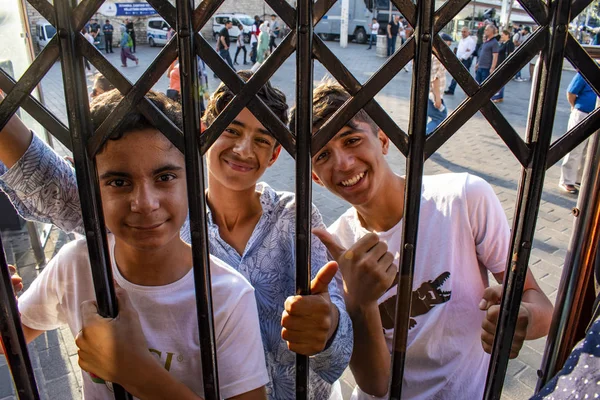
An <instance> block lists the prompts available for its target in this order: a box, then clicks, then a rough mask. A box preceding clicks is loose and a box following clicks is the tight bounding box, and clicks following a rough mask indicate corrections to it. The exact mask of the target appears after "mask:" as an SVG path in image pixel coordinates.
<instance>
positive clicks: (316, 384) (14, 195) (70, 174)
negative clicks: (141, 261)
mask: <svg viewBox="0 0 600 400" xmlns="http://www.w3.org/2000/svg"><path fill="white" fill-rule="evenodd" d="M0 175H1V176H0V188H2V190H4V191H5V192H6V193H7V194H8V196H9V197H10V199H11V201H12V203H13V205H14V206H15V208H16V209H17V211H18V212H19V214H21V215H22V216H23V217H24V218H27V219H33V220H36V221H40V222H46V223H52V224H55V225H56V226H58V227H59V228H60V229H62V230H65V231H67V232H72V231H75V232H79V233H83V220H82V216H81V206H80V203H79V194H78V192H77V182H76V178H75V173H74V170H73V169H72V168H71V166H70V165H69V164H68V163H67V162H65V161H64V160H63V159H62V158H61V157H60V156H59V155H57V154H56V153H55V152H54V151H53V150H52V149H50V148H49V147H47V146H46V144H45V143H43V142H42V141H41V140H40V139H39V138H37V137H36V136H35V135H34V139H33V140H32V143H31V145H30V146H29V148H28V150H27V152H26V153H25V154H24V155H23V157H22V158H21V160H19V161H18V162H17V163H16V164H15V165H14V166H13V167H12V168H11V169H10V170H7V168H6V167H5V166H4V165H2V163H0ZM257 191H258V192H259V193H261V196H260V202H261V204H262V208H263V214H262V216H261V218H260V220H259V221H258V223H257V224H256V227H255V228H254V232H253V233H252V236H251V237H250V240H249V241H248V243H247V244H246V249H245V250H244V253H243V254H242V255H240V254H239V253H238V252H237V251H236V250H235V249H234V248H233V247H231V246H230V245H229V244H228V243H226V242H225V241H224V240H223V239H222V238H221V237H220V235H219V227H218V226H217V225H216V224H215V223H214V221H213V219H212V214H211V212H210V210H209V209H207V214H208V234H209V244H210V253H211V254H212V255H213V256H216V257H217V258H220V259H221V260H223V261H225V262H226V263H227V264H229V265H231V266H232V267H233V268H235V269H236V270H237V271H239V272H240V273H241V274H242V275H244V276H245V277H246V279H248V281H250V283H251V284H252V286H254V289H255V294H256V303H257V306H258V315H259V319H260V330H261V335H262V339H263V344H264V349H265V359H266V362H267V370H268V372H269V378H270V383H269V384H268V386H267V393H268V395H269V398H270V399H277V400H284V399H294V398H295V353H293V352H291V351H290V350H288V348H287V344H286V342H285V341H284V340H283V339H281V315H282V313H283V306H284V302H285V300H286V298H287V297H288V296H293V295H294V294H295V261H296V259H295V245H294V243H295V238H294V234H295V229H296V225H295V208H296V203H295V196H294V194H293V193H289V192H276V191H274V190H273V189H271V188H270V187H269V186H268V185H267V184H265V183H259V184H258V185H257ZM312 226H323V221H322V218H321V215H320V214H319V212H318V211H317V210H316V208H314V207H313V212H312ZM181 237H182V239H183V240H185V241H186V242H188V243H189V242H190V231H189V220H186V222H185V224H184V226H183V227H182V229H181ZM326 262H327V256H326V249H325V247H324V246H323V244H322V243H321V242H320V241H319V240H318V239H317V238H316V237H315V236H313V238H312V268H311V276H312V277H313V278H314V277H315V275H316V273H317V271H318V270H319V269H320V268H321V267H322V266H323V265H325V263H326ZM329 293H330V296H331V300H332V301H333V303H334V304H335V305H336V306H337V308H338V310H339V314H340V318H339V324H338V328H337V331H336V333H335V336H334V337H333V338H332V340H331V341H330V343H329V345H328V347H327V348H326V349H325V350H324V351H323V352H321V353H319V354H317V355H315V356H313V357H311V358H310V395H309V398H310V399H317V400H319V399H328V398H329V397H330V392H331V385H332V383H333V382H335V381H336V380H337V379H338V378H339V377H340V376H341V375H342V373H343V372H344V370H345V368H346V367H347V366H348V363H349V361H350V356H351V354H352V345H353V336H352V324H351V321H350V317H349V316H348V314H347V312H346V310H345V305H344V300H343V297H342V295H341V292H340V290H339V289H338V287H337V286H336V283H335V280H334V281H333V282H332V283H331V284H330V287H329Z"/></svg>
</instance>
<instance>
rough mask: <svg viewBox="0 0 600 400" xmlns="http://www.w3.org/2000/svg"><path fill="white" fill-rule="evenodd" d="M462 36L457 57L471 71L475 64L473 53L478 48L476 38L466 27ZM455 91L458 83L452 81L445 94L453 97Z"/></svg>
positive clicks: (461, 32) (457, 48)
mask: <svg viewBox="0 0 600 400" xmlns="http://www.w3.org/2000/svg"><path fill="white" fill-rule="evenodd" d="M460 34H461V35H462V38H461V39H460V40H459V41H458V46H457V47H456V56H457V57H458V59H459V60H460V62H461V63H462V64H463V65H464V66H465V68H466V69H467V71H470V70H471V64H472V63H473V53H474V52H475V46H477V42H476V41H475V38H474V37H472V36H471V30H470V29H469V28H468V27H466V26H463V28H462V30H461V31H460ZM455 89H456V81H455V80H454V79H452V82H450V86H448V89H447V90H446V91H444V94H449V95H453V94H454V90H455Z"/></svg>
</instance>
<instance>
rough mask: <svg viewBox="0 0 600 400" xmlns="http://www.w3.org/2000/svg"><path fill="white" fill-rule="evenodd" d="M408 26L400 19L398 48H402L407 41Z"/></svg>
mask: <svg viewBox="0 0 600 400" xmlns="http://www.w3.org/2000/svg"><path fill="white" fill-rule="evenodd" d="M407 26H408V22H406V20H405V19H404V18H402V19H400V33H399V34H398V35H399V36H400V46H402V45H403V44H404V43H405V42H406V39H407V36H406V27H407Z"/></svg>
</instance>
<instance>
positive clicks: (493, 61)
mask: <svg viewBox="0 0 600 400" xmlns="http://www.w3.org/2000/svg"><path fill="white" fill-rule="evenodd" d="M495 36H496V28H495V27H494V26H493V25H488V26H486V27H485V29H484V31H483V38H484V42H483V44H482V45H481V47H480V48H479V54H478V57H477V64H475V80H476V81H477V83H479V84H480V85H481V82H483V81H485V80H486V79H487V77H488V76H490V74H491V73H492V72H494V70H495V69H496V65H498V51H499V50H500V45H498V41H497V40H496V38H495Z"/></svg>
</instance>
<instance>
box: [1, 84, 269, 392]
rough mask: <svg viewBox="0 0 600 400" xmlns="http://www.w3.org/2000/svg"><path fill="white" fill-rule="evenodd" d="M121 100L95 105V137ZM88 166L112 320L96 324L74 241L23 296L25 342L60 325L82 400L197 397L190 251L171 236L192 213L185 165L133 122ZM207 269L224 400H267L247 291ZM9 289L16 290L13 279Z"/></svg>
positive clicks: (167, 106) (164, 105) (114, 95)
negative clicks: (70, 343) (74, 349)
mask: <svg viewBox="0 0 600 400" xmlns="http://www.w3.org/2000/svg"><path fill="white" fill-rule="evenodd" d="M147 97H148V98H149V99H150V100H151V101H152V102H153V103H154V105H155V106H156V107H158V108H159V109H160V110H161V111H162V112H163V113H164V114H166V115H167V116H168V117H169V118H170V119H171V121H172V122H173V123H175V124H176V125H178V126H179V127H180V128H181V127H182V121H181V109H180V107H179V105H178V104H176V103H174V102H171V101H170V100H168V99H167V98H166V97H165V96H164V95H162V94H158V93H154V92H150V93H149V94H148V96H147ZM122 98H123V96H122V95H121V94H120V93H119V92H118V91H117V90H113V91H110V92H107V93H105V94H103V95H101V96H99V97H98V98H96V99H95V101H94V103H93V104H92V108H91V116H92V121H93V123H94V125H95V126H96V127H97V126H99V125H100V124H101V123H102V122H103V121H104V120H105V119H106V118H107V117H108V116H109V115H110V113H111V112H112V111H113V110H114V109H115V108H116V107H117V106H118V104H119V103H120V101H121V100H122ZM96 166H97V172H98V179H99V184H100V192H101V195H102V207H103V214H104V220H105V224H106V227H107V229H108V230H109V231H110V232H111V234H109V236H108V239H109V250H110V257H111V266H112V273H113V277H114V280H115V282H116V284H117V285H116V292H117V297H118V304H119V315H118V316H117V317H116V318H114V319H111V318H102V317H101V316H99V315H98V313H97V306H96V302H95V295H94V285H93V281H92V274H91V267H90V262H89V256H88V251H87V245H86V242H85V240H78V241H74V242H71V243H69V244H67V245H66V246H64V247H63V248H62V249H61V250H60V252H59V253H58V254H57V255H56V256H55V257H54V258H53V259H52V260H51V261H50V263H49V264H48V266H47V267H46V268H45V269H44V271H43V272H42V274H41V275H40V276H39V277H37V278H36V280H35V281H34V282H33V284H32V285H31V287H30V288H29V289H28V290H27V291H25V293H24V294H23V296H21V297H20V298H19V311H20V313H21V321H22V325H23V331H24V333H25V337H26V339H27V342H30V341H32V340H33V339H35V338H36V337H37V336H39V335H40V334H42V333H43V332H44V331H46V330H51V329H55V328H57V327H59V326H60V325H63V324H65V323H66V324H68V325H69V328H70V330H71V332H72V333H73V335H74V336H76V344H77V346H78V348H79V351H78V354H79V365H80V366H81V367H82V369H83V370H85V371H87V372H89V374H87V373H84V374H83V391H84V395H85V397H86V399H111V398H112V384H111V382H115V383H118V384H120V385H121V386H123V387H124V388H125V389H126V390H127V391H129V392H130V393H131V394H133V395H134V396H135V397H137V398H143V399H165V398H172V399H198V398H201V397H202V396H203V384H202V368H201V361H200V345H199V333H198V320H197V314H196V311H195V307H196V296H195V288H194V278H193V270H192V265H193V261H192V253H191V248H190V246H189V245H188V244H186V243H185V242H183V241H182V240H181V238H180V236H179V231H180V229H181V227H182V225H183V223H184V221H185V219H186V215H187V211H188V207H187V191H186V179H185V159H184V156H183V154H181V153H180V152H179V150H177V148H176V147H175V146H173V145H172V144H171V142H169V141H168V140H167V139H166V138H165V137H164V136H163V135H162V134H161V133H160V131H158V130H157V129H156V128H155V127H154V126H153V125H152V124H151V122H149V121H147V120H146V119H145V118H144V117H143V116H142V115H141V114H138V113H136V112H132V113H130V114H129V115H128V116H127V118H126V121H125V122H124V125H123V127H122V128H121V129H120V130H119V131H118V132H115V134H113V136H111V138H110V139H109V140H108V141H107V142H106V144H105V145H104V147H103V149H102V150H101V151H100V152H99V153H98V155H97V156H96ZM210 269H211V278H212V279H211V284H212V296H213V314H214V322H215V326H214V328H215V340H216V343H217V359H218V367H219V370H218V376H219V383H220V392H221V396H222V397H223V398H236V399H248V400H254V399H265V398H266V392H265V387H264V385H265V384H266V383H267V382H268V381H269V378H268V375H267V370H266V367H265V359H264V352H263V346H262V339H261V335H260V329H259V323H258V313H257V307H256V300H255V296H254V290H253V288H252V286H251V285H250V284H249V283H248V281H247V280H246V279H245V278H244V277H243V276H242V275H241V274H239V273H238V272H237V271H235V270H234V269H232V268H231V267H229V266H228V265H227V264H225V263H224V262H222V261H221V260H219V259H217V258H214V257H211V259H210ZM13 283H14V285H15V289H18V286H19V285H20V282H19V280H18V278H14V279H13Z"/></svg>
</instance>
